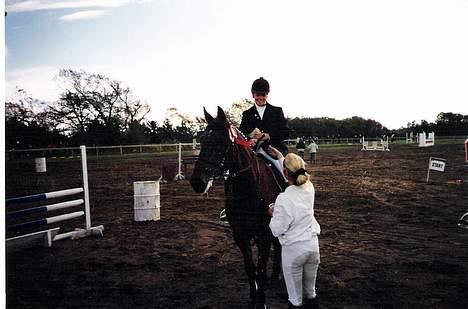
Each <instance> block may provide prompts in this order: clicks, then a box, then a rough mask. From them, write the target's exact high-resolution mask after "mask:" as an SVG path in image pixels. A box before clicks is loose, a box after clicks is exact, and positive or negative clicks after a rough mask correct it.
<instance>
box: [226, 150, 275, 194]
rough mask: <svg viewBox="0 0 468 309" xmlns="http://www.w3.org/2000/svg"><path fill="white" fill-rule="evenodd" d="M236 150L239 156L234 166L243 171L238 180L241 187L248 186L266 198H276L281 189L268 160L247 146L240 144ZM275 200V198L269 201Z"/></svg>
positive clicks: (235, 159) (244, 188)
mask: <svg viewBox="0 0 468 309" xmlns="http://www.w3.org/2000/svg"><path fill="white" fill-rule="evenodd" d="M236 152H237V158H234V159H233V163H236V166H233V168H234V170H235V171H243V173H241V174H238V176H237V178H238V180H237V181H236V182H238V183H239V186H240V189H241V190H242V191H244V190H246V187H247V188H249V189H250V190H252V191H255V192H256V193H257V194H258V195H259V197H261V198H262V199H265V200H271V199H272V198H276V196H277V195H278V193H279V190H278V187H277V185H276V183H275V180H274V178H273V177H274V176H273V175H272V170H271V168H270V167H269V166H268V164H267V162H266V161H265V160H264V159H262V158H260V157H258V156H257V155H256V154H255V153H254V152H253V151H251V150H250V149H247V148H243V147H240V146H239V147H238V148H237V149H236ZM234 157H236V156H234ZM273 201H274V199H273V200H272V201H270V202H269V203H271V202H273Z"/></svg>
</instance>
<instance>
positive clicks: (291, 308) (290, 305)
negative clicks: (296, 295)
mask: <svg viewBox="0 0 468 309" xmlns="http://www.w3.org/2000/svg"><path fill="white" fill-rule="evenodd" d="M301 308H302V307H301V306H294V305H293V304H291V302H290V301H288V309H301Z"/></svg>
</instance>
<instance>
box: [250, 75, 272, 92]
mask: <svg viewBox="0 0 468 309" xmlns="http://www.w3.org/2000/svg"><path fill="white" fill-rule="evenodd" d="M269 92H270V84H269V83H268V81H267V80H266V79H264V78H263V77H260V78H258V79H256V80H254V82H253V83H252V93H266V94H268V93H269Z"/></svg>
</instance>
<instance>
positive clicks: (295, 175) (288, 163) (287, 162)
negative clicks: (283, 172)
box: [283, 153, 309, 186]
mask: <svg viewBox="0 0 468 309" xmlns="http://www.w3.org/2000/svg"><path fill="white" fill-rule="evenodd" d="M283 164H284V167H285V168H286V169H287V170H288V176H289V177H290V178H291V179H292V180H294V184H295V185H296V186H302V185H303V184H305V183H306V182H307V181H308V180H309V174H307V172H306V171H305V169H306V163H305V162H304V160H302V158H301V157H299V156H298V155H296V154H294V153H288V154H287V155H286V157H284V163H283Z"/></svg>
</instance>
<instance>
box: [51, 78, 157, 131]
mask: <svg viewBox="0 0 468 309" xmlns="http://www.w3.org/2000/svg"><path fill="white" fill-rule="evenodd" d="M58 79H59V80H60V81H61V82H63V84H64V86H65V87H64V88H65V90H64V92H63V93H62V95H61V96H60V100H59V101H58V102H57V104H56V106H54V111H55V113H56V115H57V116H58V117H59V118H61V119H62V120H63V122H64V123H66V125H67V126H68V127H69V128H70V131H71V132H76V133H84V132H85V131H86V129H87V127H88V125H89V124H90V123H93V125H96V124H99V125H101V126H102V127H108V128H109V127H114V128H115V129H118V130H120V131H122V132H125V131H127V130H128V129H129V127H130V125H131V124H132V123H135V122H138V123H140V122H141V121H142V120H143V119H144V118H145V116H146V115H147V114H148V113H149V111H150V107H149V105H148V104H146V103H144V102H142V101H140V100H138V99H137V98H136V97H135V96H134V95H133V94H132V92H131V91H130V89H129V88H128V87H125V86H123V84H122V83H121V82H120V81H117V80H113V79H111V78H109V77H106V76H104V75H102V74H96V73H88V72H86V71H83V70H81V71H76V70H73V69H61V70H60V71H59V75H58ZM116 126H117V128H116Z"/></svg>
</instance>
